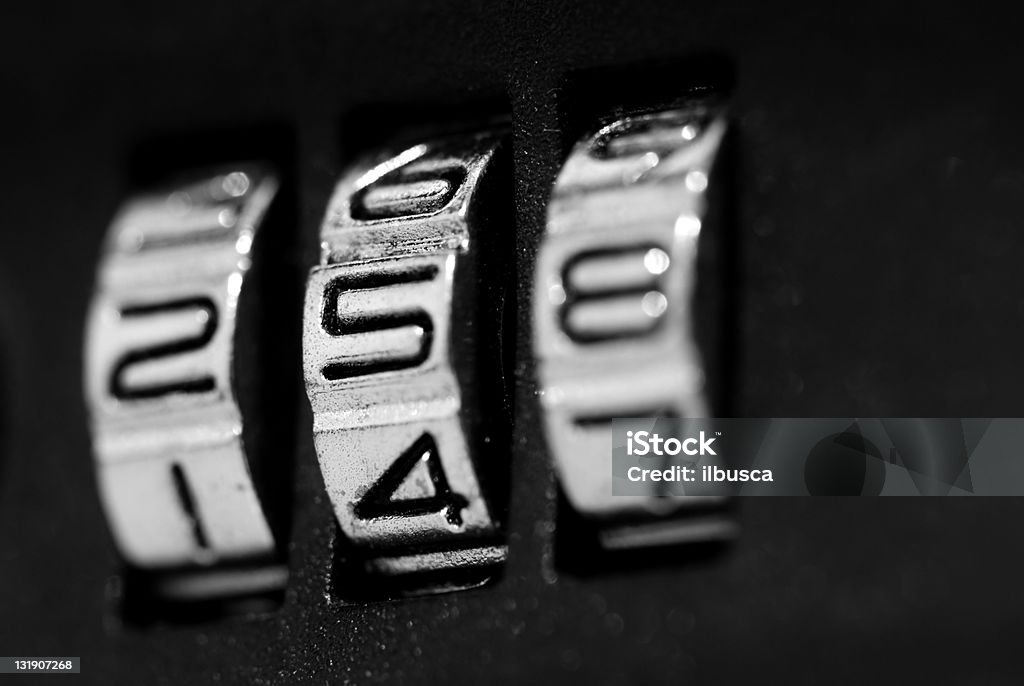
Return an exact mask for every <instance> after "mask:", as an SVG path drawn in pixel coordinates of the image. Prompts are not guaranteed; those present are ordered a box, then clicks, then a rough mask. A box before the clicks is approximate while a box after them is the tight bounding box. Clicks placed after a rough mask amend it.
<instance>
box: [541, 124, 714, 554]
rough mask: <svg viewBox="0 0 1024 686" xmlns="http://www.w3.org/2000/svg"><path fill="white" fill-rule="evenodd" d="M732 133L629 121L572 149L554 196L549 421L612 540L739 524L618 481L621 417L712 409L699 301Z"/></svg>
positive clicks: (575, 498) (642, 542)
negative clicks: (698, 326) (711, 198)
mask: <svg viewBox="0 0 1024 686" xmlns="http://www.w3.org/2000/svg"><path fill="white" fill-rule="evenodd" d="M726 130H727V123H726V120H725V117H724V115H723V114H722V113H721V112H717V111H711V110H708V109H705V108H704V107H702V106H695V107H692V108H688V109H679V110H668V111H662V112H657V113H648V114H642V115H637V116H631V117H625V118H621V119H619V120H617V121H614V122H612V123H610V124H608V125H607V126H604V127H603V128H601V129H600V130H599V131H597V132H596V133H595V134H594V135H592V136H589V137H586V138H584V139H583V140H581V141H580V142H579V143H578V144H577V145H576V146H575V147H574V149H573V150H572V152H571V153H570V155H569V158H568V159H567V160H566V163H565V165H564V166H563V168H562V170H561V173H560V174H559V176H558V180H557V182H556V184H555V188H554V191H553V193H552V198H551V202H550V205H549V210H548V221H547V233H546V236H545V239H544V241H543V244H542V246H541V249H540V253H539V255H538V260H537V268H536V274H535V280H534V288H535V290H534V301H533V322H534V346H535V354H536V356H537V360H538V368H539V377H540V387H541V390H540V402H541V405H542V410H543V416H544V429H545V434H546V437H547V442H548V447H549V450H550V452H551V454H552V456H553V458H554V461H555V465H556V468H557V471H558V474H559V477H560V483H561V486H562V489H563V492H564V493H565V495H566V498H567V500H568V501H569V503H570V504H571V506H572V507H573V508H574V509H575V510H576V511H577V512H578V513H579V514H580V515H582V516H583V517H584V518H585V519H589V520H590V521H591V523H593V524H594V525H595V527H596V529H597V530H598V538H599V540H600V543H601V545H602V546H603V547H604V548H606V549H622V548H631V547H645V546H655V545H666V544H671V543H681V542H688V541H693V540H709V539H715V538H720V537H723V536H729V535H731V534H732V533H733V531H734V525H733V524H732V522H731V521H730V520H729V519H728V518H726V517H724V516H723V515H721V514H719V513H718V512H717V511H716V509H717V505H718V504H719V503H717V502H715V501H711V500H709V499H707V498H697V497H692V498H663V497H660V495H661V494H660V493H658V492H656V491H654V490H652V492H651V493H650V494H649V495H647V496H612V488H611V486H612V468H611V460H612V434H611V419H612V418H613V417H645V416H660V415H670V416H682V417H706V416H709V412H710V407H709V401H708V398H707V393H706V390H705V369H704V364H703V361H702V359H701V355H700V351H699V350H698V347H697V343H696V339H695V335H694V318H693V296H694V290H695V286H696V260H697V250H698V243H699V239H700V235H701V232H702V231H706V230H714V228H715V227H711V226H705V225H704V222H705V220H706V218H707V215H708V200H707V195H708V188H709V185H710V184H712V183H719V180H718V179H717V178H715V173H716V171H717V167H716V165H715V162H716V158H717V156H718V155H719V153H720V150H721V147H722V142H723V138H724V136H725V134H726ZM654 488H656V485H655V484H652V489H654Z"/></svg>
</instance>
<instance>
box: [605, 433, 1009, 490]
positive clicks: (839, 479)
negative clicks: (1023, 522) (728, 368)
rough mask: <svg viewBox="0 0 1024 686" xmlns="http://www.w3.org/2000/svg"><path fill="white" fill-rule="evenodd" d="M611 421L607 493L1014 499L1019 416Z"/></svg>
mask: <svg viewBox="0 0 1024 686" xmlns="http://www.w3.org/2000/svg"><path fill="white" fill-rule="evenodd" d="M611 424H612V431H611V445H610V446H609V449H610V450H611V451H612V486H611V487H612V495H621V496H645V497H651V496H733V495H787V496H791V495H816V496H821V495H833V496H834V495H854V496H864V495H871V496H877V495H883V496H884V495H932V496H936V495H938V496H947V495H1024V456H1022V455H1021V448H1020V446H1022V445H1024V419H1016V418H1015V419H1006V418H1002V419H986V418H964V419H948V418H884V419H873V418H855V417H845V418H844V417H840V418H821V419H819V418H814V419H810V418H784V419H679V418H665V417H640V418H622V419H614V420H613V421H612V422H611ZM598 464H602V461H600V460H595V465H598ZM603 464H607V463H606V462H605V463H603ZM604 468H607V467H604Z"/></svg>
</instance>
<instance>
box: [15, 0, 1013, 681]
mask: <svg viewBox="0 0 1024 686" xmlns="http://www.w3.org/2000/svg"><path fill="white" fill-rule="evenodd" d="M2 12H3V14H4V15H5V16H4V17H3V20H2V21H0V64H2V68H0V93H2V94H3V101H2V112H3V114H2V117H3V125H2V126H0V136H2V146H0V182H2V192H0V210H2V211H0V384H2V385H0V589H2V590H0V654H4V655H29V656H33V655H34V656H55V655H79V656H82V658H83V674H82V675H81V676H80V677H77V678H78V679H79V680H81V681H83V682H89V683H97V684H115V683H124V684H149V683H193V684H194V683H206V682H214V681H219V682H221V683H253V684H259V683H344V682H346V681H350V682H353V683H373V682H376V681H390V682H394V683H523V682H527V681H531V682H534V683H538V682H545V681H551V682H561V681H566V680H569V679H572V680H574V681H578V682H579V683H588V682H593V683H623V684H626V683H644V682H651V683H673V684H688V683H772V682H776V681H782V680H785V681H786V682H787V683H814V684H817V683H828V682H831V683H850V684H860V683H863V682H864V681H865V680H866V679H871V680H873V681H881V682H891V683H897V682H905V681H906V680H907V679H911V680H913V681H915V682H917V681H924V680H925V679H933V680H935V681H938V682H940V683H986V684H988V683H1017V682H1018V681H1019V677H1018V672H1019V671H1020V667H1019V663H1018V660H1017V654H1018V653H1019V645H1020V639H1021V633H1022V632H1021V629H1020V615H1021V612H1022V610H1024V595H1022V594H1021V593H1020V579H1021V577H1022V575H1024V558H1022V555H1021V552H1022V550H1021V542H1020V540H1019V533H1018V532H1019V527H1020V524H1019V521H1020V520H1019V518H1020V517H1021V516H1022V515H1024V505H1021V504H1018V503H1017V502H1016V501H1015V500H1012V499H1003V500H996V499H991V498H990V499H984V500H970V499H966V500H958V499H934V498H933V499H906V500H904V499H886V500H880V501H873V500H869V499H818V500H811V499H792V500H789V499H781V498H769V499H764V500H756V499H750V500H748V501H745V502H743V503H741V506H740V510H739V517H740V520H741V522H742V526H743V533H742V536H741V538H740V539H739V541H738V542H737V543H736V544H735V545H733V546H732V547H731V548H729V549H727V550H726V551H725V552H724V553H723V554H720V555H717V556H711V557H705V556H694V559H693V560H692V561H690V562H686V561H685V560H684V561H681V562H680V561H675V562H673V563H672V564H669V565H661V566H655V567H651V568H646V569H633V570H629V571H627V572H616V573H608V574H594V575H588V576H579V575H575V574H569V573H567V572H564V571H560V570H554V568H553V563H552V560H553V557H554V552H553V548H552V547H553V544H554V540H555V528H556V522H555V516H554V515H555V511H556V489H555V487H554V481H553V475H552V472H551V468H550V463H549V458H548V456H547V454H546V452H545V447H544V444H543V441H542V438H541V435H540V432H539V430H538V428H539V418H538V416H537V412H536V409H535V405H534V398H533V392H534V388H535V385H534V370H533V368H532V364H531V362H530V358H529V354H528V353H529V340H530V330H529V322H528V320H526V319H522V318H521V320H520V326H519V328H518V333H517V335H518V341H519V348H518V350H519V358H518V359H519V364H518V367H517V385H516V393H517V397H516V412H517V427H516V430H515V441H514V446H513V464H512V468H511V489H512V491H511V492H512V496H511V516H510V522H509V530H510V535H509V546H510V551H511V556H510V559H509V563H508V566H507V568H506V573H505V576H504V578H503V579H502V580H501V581H500V582H499V583H497V584H496V585H494V586H491V587H487V588H484V589H480V590H476V591H470V592H465V593H459V594H451V595H445V596H437V597H429V598H422V599H416V600H409V601H404V602H394V603H373V604H365V605H361V606H341V605H339V604H338V602H337V601H332V600H330V598H331V597H332V596H331V593H330V589H329V588H328V581H327V580H328V578H329V576H330V574H329V569H330V560H331V550H332V547H331V546H332V536H333V533H332V532H333V523H332V515H331V512H330V508H329V504H328V501H327V498H326V495H325V494H324V491H323V484H322V481H321V479H320V476H319V472H318V469H317V465H316V458H315V454H314V451H313V447H312V442H311V436H310V433H309V431H307V430H303V427H307V426H309V423H310V416H309V410H308V406H307V404H306V401H305V398H304V396H303V394H302V393H301V390H300V391H298V392H297V393H296V394H295V395H294V397H282V398H281V399H280V402H279V403H278V412H280V413H281V417H282V421H286V420H291V419H292V418H294V419H295V421H297V422H298V426H299V428H300V430H299V431H298V432H297V435H298V438H297V440H296V444H295V449H294V456H293V458H294V461H295V469H296V474H295V494H294V505H293V512H294V515H293V522H292V531H291V549H290V551H289V552H290V566H291V569H292V578H291V581H290V584H289V587H288V592H287V596H286V599H285V602H284V604H283V606H282V607H281V608H280V609H279V610H277V611H276V612H274V613H272V614H269V615H266V616H262V617H255V618H253V617H250V618H246V617H234V618H229V619H225V620H221V621H217V622H211V623H205V624H200V625H184V626H174V627H156V628H151V629H148V630H141V629H137V628H132V627H125V626H121V625H120V622H119V620H118V614H117V611H116V604H115V603H114V602H113V601H112V600H111V599H110V597H109V596H110V594H111V592H112V589H114V588H116V585H117V581H116V580H117V577H118V563H117V558H116V554H115V551H114V549H113V546H112V542H111V539H110V537H109V534H108V532H107V529H106V525H105V522H104V520H103V517H102V513H101V510H100V505H99V501H98V497H97V493H96V490H95V481H94V477H93V473H92V462H91V456H90V448H89V444H88V434H87V430H86V417H85V411H84V406H83V402H82V392H81V377H82V368H81V354H82V353H81V351H82V343H83V326H84V320H85V313H86V307H87V304H88V301H89V298H90V292H91V287H92V283H93V278H94V274H95V268H96V262H97V258H98V255H99V247H100V241H101V238H102V236H103V234H104V232H105V231H106V228H107V226H108V224H109V221H110V219H111V217H112V215H113V213H114V211H115V210H116V208H117V206H118V204H119V202H120V201H121V200H122V199H123V198H124V196H125V194H126V193H128V192H129V191H130V189H131V188H132V187H133V186H135V185H136V184H137V183H140V182H141V181H142V180H143V179H142V177H144V176H145V175H146V171H147V170H146V169H143V168H140V167H139V165H138V164H137V163H136V162H137V160H138V159H139V150H145V149H146V147H145V146H146V145H147V143H146V141H148V140H151V139H154V138H156V139H166V138H167V137H170V139H173V140H180V141H183V142H182V144H181V146H182V147H180V148H178V151H179V153H180V154H181V160H179V161H183V162H187V161H189V160H190V159H191V158H192V157H195V158H196V159H197V160H201V158H202V157H203V155H204V154H206V153H209V152H210V150H205V152H204V145H203V144H202V143H199V142H195V141H204V140H205V141H210V140H212V141H215V142H214V143H211V145H213V147H214V148H217V146H219V145H221V144H224V145H225V146H226V148H225V149H229V148H230V149H232V150H239V151H248V150H251V151H252V153H251V154H252V155H254V156H259V155H261V154H263V153H262V150H263V148H264V146H265V147H266V148H267V149H268V150H273V151H274V152H271V153H266V154H272V155H277V156H278V157H279V159H285V160H290V161H291V165H292V166H291V168H290V169H289V170H288V171H289V172H290V174H291V176H292V178H293V179H294V181H295V185H296V188H297V198H298V202H299V205H298V216H299V219H298V223H297V226H295V232H296V233H295V241H296V243H295V246H296V247H295V248H294V250H293V251H291V252H290V253H288V254H287V255H283V256H282V257H281V259H282V260H285V259H286V260H287V261H288V264H289V265H290V266H291V267H293V268H294V269H297V270H300V271H304V270H306V269H307V268H308V267H309V266H310V265H312V264H313V263H314V262H315V260H316V249H315V246H316V233H317V229H318V226H319V221H320V218H321V214H322V212H323V210H324V208H325V206H326V202H327V199H328V196H329V194H330V191H331V189H332V187H333V183H334V181H335V179H336V177H337V176H338V174H339V172H340V170H341V168H342V166H343V164H344V162H345V161H346V160H348V159H349V158H350V153H351V151H352V150H355V149H357V148H362V147H366V146H369V145H373V144H374V143H376V142H377V141H376V140H375V139H370V140H364V139H363V138H362V133H361V131H357V130H351V127H346V126H345V125H344V123H345V122H346V121H347V122H353V121H359V120H360V116H359V112H360V111H362V110H364V109H365V108H374V111H389V112H391V113H392V116H393V117H394V121H396V122H401V121H403V119H404V118H407V119H408V123H409V124H410V125H412V124H417V123H421V122H419V119H421V118H422V117H424V116H427V115H426V114H425V113H428V114H429V113H431V112H433V113H437V112H444V111H446V110H448V111H451V112H458V111H460V109H462V108H465V110H466V111H469V110H473V109H476V108H482V109H483V110H487V111H490V110H493V109H495V108H496V109H497V110H502V109H504V110H505V112H504V113H505V114H510V115H511V120H512V125H513V130H514V136H513V149H514V162H515V168H514V174H515V200H516V202H515V206H516V207H515V217H514V226H515V231H516V259H517V270H518V274H519V282H520V288H519V293H518V302H519V308H520V312H521V313H522V314H526V313H528V312H529V309H528V303H529V286H530V283H531V276H530V275H531V273H532V272H531V270H532V265H533V258H534V255H535V253H536V248H537V245H538V242H539V240H540V237H541V234H542V227H543V219H544V212H545V203H546V200H547V197H548V194H549V190H550V187H551V184H552V182H553V180H554V176H555V174H556V173H557V170H558V167H559V165H560V163H561V161H562V154H563V151H564V150H565V148H566V146H567V145H568V142H569V141H570V140H571V137H572V136H571V135H569V132H568V131H567V122H571V121H574V119H575V118H576V117H577V116H579V111H580V110H579V108H582V107H585V106H586V103H587V102H589V101H588V100H587V98H585V97H580V96H578V95H573V94H574V93H578V92H579V88H573V87H572V84H574V83H578V80H574V79H576V77H575V76H574V75H575V74H578V73H579V72H581V70H582V71H587V72H588V73H592V70H595V69H596V70H597V71H598V73H599V72H600V71H601V70H602V69H607V68H610V67H615V68H619V69H622V68H624V69H625V70H626V73H627V74H629V73H632V77H631V78H632V80H633V82H634V83H635V82H636V81H637V80H642V79H644V74H645V71H644V67H643V64H644V63H645V61H647V60H651V59H659V58H666V59H668V60H669V61H670V63H673V64H676V65H678V78H679V84H680V89H681V90H682V89H686V88H689V87H691V86H693V85H694V84H695V83H699V82H701V81H703V80H708V81H709V82H714V83H713V85H714V86H715V87H716V88H724V89H726V90H731V96H732V97H731V102H732V106H733V119H734V122H735V124H736V130H737V132H738V139H737V153H738V160H739V161H738V165H737V174H736V187H735V199H736V210H735V212H736V227H735V231H736V247H737V250H736V255H737V256H738V257H737V260H738V264H737V266H736V271H737V274H738V280H737V281H736V284H737V291H738V293H737V295H738V297H737V299H736V302H737V308H738V310H737V314H736V317H735V326H734V331H733V332H732V333H733V337H734V347H735V354H734V356H733V360H732V363H731V366H732V378H733V382H732V388H731V390H730V393H729V396H730V400H729V409H730V413H731V414H733V415H736V416H755V417H756V416H765V417H770V416H857V415H862V416H882V417H884V416H895V417H899V416H923V417H928V416H1021V415H1022V414H1024V397H1022V394H1021V389H1022V388H1024V365H1022V364H1020V358H1021V350H1022V349H1024V327H1022V323H1024V299H1022V297H1021V295H1020V288H1019V283H1020V280H1021V262H1022V258H1024V242H1022V241H1020V240H1019V239H1018V236H1019V235H1020V232H1021V230H1022V219H1024V208H1022V199H1024V133H1022V129H1021V123H1022V121H1024V117H1022V111H1021V95H1020V93H1021V88H1020V75H1021V74H1022V73H1024V69H1022V68H1024V53H1022V49H1021V47H1020V30H1019V22H1018V21H1016V19H1017V18H1016V17H1015V16H1009V15H1006V16H1001V15H1000V14H999V13H998V12H997V11H994V10H992V9H987V8H982V7H981V3H963V4H962V5H961V6H960V7H951V6H949V5H948V4H947V3H935V2H932V3H923V2H921V3H913V4H911V3H907V4H901V6H900V7H896V6H894V5H893V4H888V3H879V4H868V3H863V2H858V3H852V2H840V3H796V4H782V3H778V4H772V5H770V6H769V5H767V4H765V5H756V4H749V5H748V4H747V3H739V2H730V1H720V2H713V3H692V2H690V3H684V2H653V1H644V0H629V1H621V2H605V3H600V4H599V3H593V4H590V5H588V4H585V3H578V2H557V3H556V2H550V3H546V2H536V3H531V2H520V3H510V4H509V3H504V4H503V3H483V2H477V3H469V2H461V3H455V2H449V3H435V4H430V3H422V2H408V1H405V0H401V1H394V2H380V1H377V2H369V1H366V0H362V1H359V2H351V3H346V4H342V3H337V2H334V3H331V2H298V3H286V2H266V1H264V0H252V1H250V2H247V3H231V4H230V6H229V5H227V4H225V5H224V6H215V5H214V4H213V3H209V2H195V1H193V0H188V1H185V2H177V3H173V4H170V3H169V4H163V5H160V6H158V7H156V8H153V9H143V8H142V7H140V6H139V4H138V3H127V2H125V3H118V2H111V1H109V0H96V1H94V2H88V3H60V4H57V5H51V4H44V3H35V4H33V5H27V4H25V5H22V6H21V7H17V8H15V7H11V6H5V9H4V10H2ZM630 70H632V72H630ZM723 73H725V74H726V76H725V77H724V78H723V77H722V74H723ZM616 78H620V77H616ZM665 78H672V77H671V72H669V76H667V77H665ZM599 81H600V80H599V79H598V83H597V84H595V85H594V86H593V87H594V88H601V86H600V85H599ZM587 82H588V83H589V81H587ZM620 85H621V84H620ZM608 87H609V88H611V89H614V88H616V87H619V86H616V85H615V84H614V83H610V84H609V86H608ZM651 87H652V88H661V89H664V88H665V81H664V80H661V81H659V82H658V83H657V84H655V83H652V86H651ZM669 90H671V88H669ZM599 99H600V98H598V100H599ZM577 105H578V106H579V108H577ZM574 108H575V109H574ZM403 113H404V114H403ZM496 113H497V114H501V113H502V112H500V111H499V112H496ZM405 115H407V117H406V116H405ZM343 129H345V130H343ZM260 131H269V132H272V133H269V134H267V137H266V139H265V140H263V139H261V135H260V134H259V133H258V132H260ZM218 132H223V134H224V136H225V137H226V138H225V140H230V144H228V143H223V142H222V143H217V142H216V141H217V140H218V139H219V136H218ZM254 132H256V133H254ZM377 133H379V132H369V131H368V132H367V134H366V135H367V136H371V135H372V136H376V135H377ZM573 135H574V134H573ZM189 141H194V142H193V143H189ZM158 147H159V146H158ZM165 147H166V146H165ZM213 152H214V153H216V152H217V151H216V150H213ZM213 156H214V157H216V156H217V155H216V154H214V155H213ZM143 166H145V165H143ZM296 307H299V305H298V303H296ZM295 364H296V365H297V364H298V360H295ZM35 678H40V677H35ZM63 678H65V679H67V678H70V677H63ZM60 683H64V682H60Z"/></svg>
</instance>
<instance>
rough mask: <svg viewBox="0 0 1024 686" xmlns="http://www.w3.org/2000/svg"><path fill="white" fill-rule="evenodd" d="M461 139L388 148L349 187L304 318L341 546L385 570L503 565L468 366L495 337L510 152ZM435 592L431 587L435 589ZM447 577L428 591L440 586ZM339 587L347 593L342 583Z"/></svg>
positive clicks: (319, 438) (340, 199)
mask: <svg viewBox="0 0 1024 686" xmlns="http://www.w3.org/2000/svg"><path fill="white" fill-rule="evenodd" d="M501 140H502V138H501V136H500V135H498V134H496V133H482V134H475V135H465V136H460V137H457V138H448V139H443V140H437V141H431V142H428V143H422V144H418V145H414V146H411V147H408V148H406V149H404V150H401V151H389V152H385V153H383V154H381V155H378V156H377V157H375V158H373V159H368V160H364V161H362V162H359V163H357V164H355V165H354V166H353V167H352V168H351V169H349V171H348V172H347V173H346V174H345V175H344V176H343V178H342V179H341V180H340V181H339V183H338V185H337V187H336V190H335V193H334V196H333V198H332V200H331V202H330V205H329V207H328V210H327V214H326V217H325V219H324V223H323V226H322V229H321V240H322V242H321V248H322V259H321V264H320V265H319V266H318V267H316V268H314V269H313V270H312V271H311V273H310V276H309V281H308V285H307V292H306V306H305V313H304V333H303V358H304V375H305V382H306V391H307V393H308V396H309V400H310V404H311V405H312V408H313V416H314V420H313V432H314V435H315V445H316V451H317V455H318V457H319V461H320V467H321V471H322V472H323V477H324V482H325V484H326V487H327V492H328V494H329V496H330V498H331V502H332V504H333V507H334V512H335V514H336V516H337V520H338V522H339V524H340V526H341V531H342V534H343V536H344V538H345V542H346V545H348V546H351V548H353V549H354V550H355V551H357V555H358V557H359V558H360V560H361V562H360V564H362V565H364V569H363V571H365V572H368V573H369V574H370V575H373V576H377V577H400V576H402V575H407V574H416V573H423V572H432V571H437V570H456V569H466V568H480V567H491V566H494V565H496V564H499V563H500V562H501V561H503V560H504V557H505V548H504V546H503V545H502V544H501V543H500V539H499V538H498V527H497V525H496V522H495V514H494V512H493V511H492V507H491V505H490V503H489V502H488V500H487V499H486V498H485V496H484V492H483V490H482V488H481V482H480V479H479V475H478V469H477V468H478V466H479V465H481V464H486V463H487V462H488V461H494V460H495V459H499V458H498V456H499V455H500V453H499V452H497V451H496V450H495V448H496V446H493V445H490V446H489V445H488V440H489V439H488V438H486V437H484V438H483V439H482V440H481V437H480V436H479V435H478V434H479V432H478V431H477V429H476V425H477V424H478V423H479V421H480V415H481V413H483V412H484V409H483V408H481V407H475V406H473V404H472V403H471V402H469V401H468V400H467V399H468V397H469V396H470V395H471V394H473V393H475V391H473V386H474V384H479V383H482V380H481V378H480V375H479V374H478V372H477V370H476V369H475V367H474V365H473V363H472V360H473V359H474V358H475V356H476V354H477V351H478V349H479V348H480V347H481V346H492V347H493V346H495V342H494V341H492V340H487V339H485V338H483V337H482V336H481V334H480V330H481V327H482V326H483V323H482V322H479V321H477V320H476V319H477V318H476V317H475V316H473V315H472V314H470V313H471V312H475V311H476V310H475V308H474V307H473V305H472V303H473V302H474V301H476V300H477V299H478V296H479V294H478V292H477V289H476V288H475V287H472V286H470V287H463V288H457V286H456V281H457V279H458V278H459V275H464V274H471V273H473V270H474V269H475V265H474V261H475V260H476V259H477V254H478V252H479V250H480V248H479V247H478V245H477V240H478V238H479V237H478V235H477V231H478V230H479V227H478V226H477V225H476V223H477V215H478V213H485V214H486V212H487V211H488V210H489V209H490V208H483V207H478V206H477V205H478V202H479V200H478V196H479V191H480V186H481V184H483V183H485V176H486V175H487V172H488V170H489V167H490V166H491V165H492V163H493V158H494V155H495V151H496V149H497V148H498V146H499V145H500V143H501ZM432 583H434V582H432ZM443 587H446V584H445V583H443V582H442V583H441V584H439V585H437V584H434V586H433V590H443ZM339 590H340V592H341V593H345V592H346V589H344V588H342V589H339Z"/></svg>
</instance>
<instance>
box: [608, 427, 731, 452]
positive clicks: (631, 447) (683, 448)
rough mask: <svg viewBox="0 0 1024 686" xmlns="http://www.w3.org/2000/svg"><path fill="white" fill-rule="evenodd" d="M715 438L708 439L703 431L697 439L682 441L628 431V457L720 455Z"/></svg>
mask: <svg viewBox="0 0 1024 686" xmlns="http://www.w3.org/2000/svg"><path fill="white" fill-rule="evenodd" d="M714 442H715V437H714V436H712V437H711V438H707V437H706V436H705V434H704V432H703V431H701V432H700V435H699V436H697V437H695V438H694V437H691V438H684V439H682V440H680V439H678V438H676V437H674V436H672V437H669V438H662V437H661V436H659V435H658V434H656V433H651V432H650V431H627V432H626V454H627V455H640V456H644V455H679V454H680V453H682V454H683V455H716V456H717V455H718V453H716V452H715V449H714V448H712V447H711V444H712V443H714Z"/></svg>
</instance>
